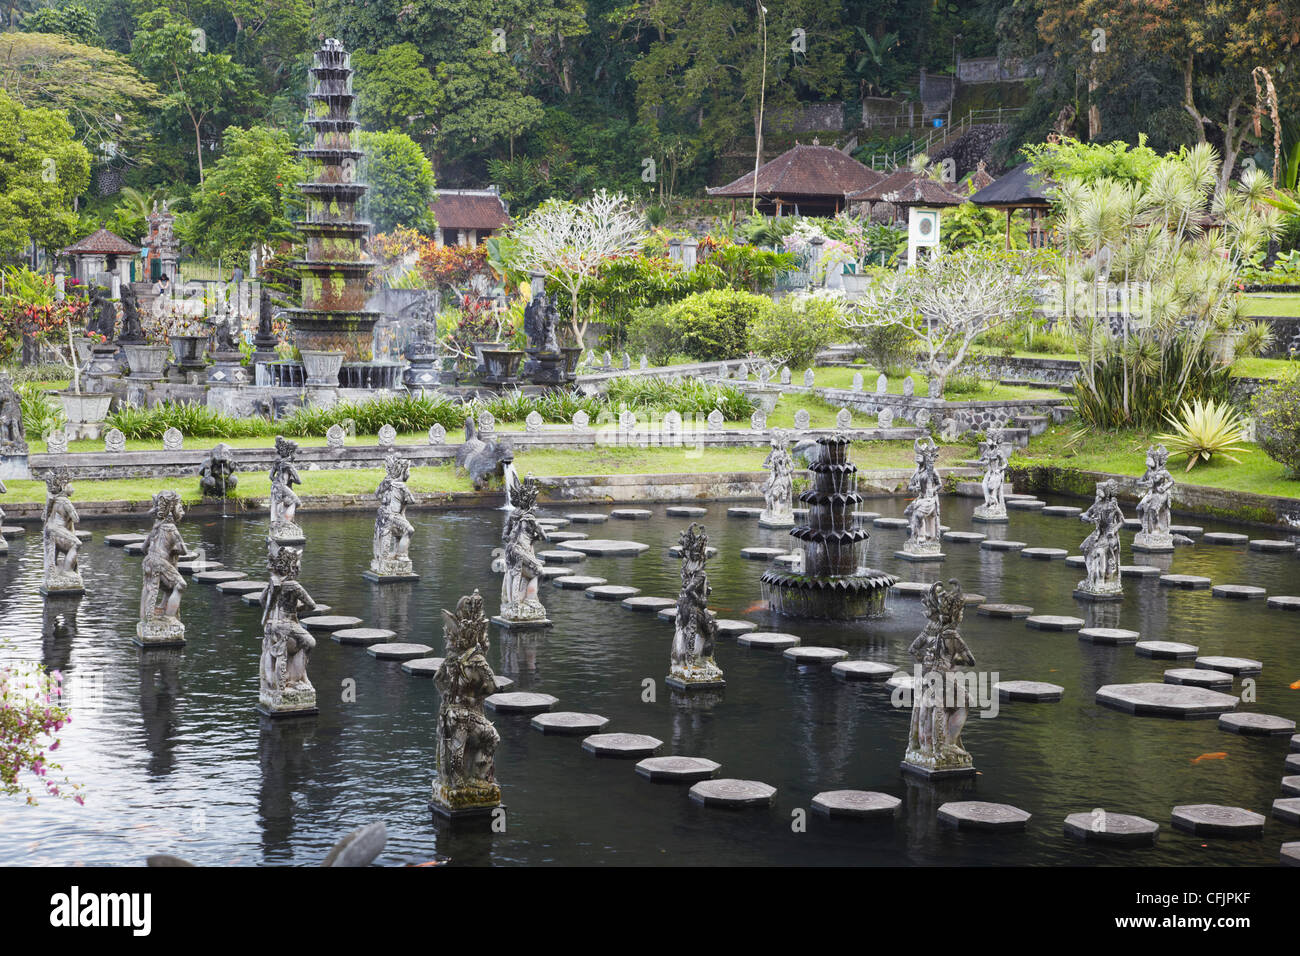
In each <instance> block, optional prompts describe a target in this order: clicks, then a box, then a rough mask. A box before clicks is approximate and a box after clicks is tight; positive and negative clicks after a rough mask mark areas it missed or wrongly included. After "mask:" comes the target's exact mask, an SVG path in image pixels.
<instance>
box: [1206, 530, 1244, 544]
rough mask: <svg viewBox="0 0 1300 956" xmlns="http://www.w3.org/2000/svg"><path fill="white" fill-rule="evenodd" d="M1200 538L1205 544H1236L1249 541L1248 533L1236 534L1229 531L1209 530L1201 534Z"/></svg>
mask: <svg viewBox="0 0 1300 956" xmlns="http://www.w3.org/2000/svg"><path fill="white" fill-rule="evenodd" d="M1201 540H1202V541H1203V542H1205V543H1206V544H1227V545H1238V544H1246V543H1248V542H1249V541H1250V535H1248V534H1236V533H1234V532H1231V531H1210V532H1208V533H1207V534H1203V535H1201Z"/></svg>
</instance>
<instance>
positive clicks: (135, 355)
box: [122, 342, 171, 384]
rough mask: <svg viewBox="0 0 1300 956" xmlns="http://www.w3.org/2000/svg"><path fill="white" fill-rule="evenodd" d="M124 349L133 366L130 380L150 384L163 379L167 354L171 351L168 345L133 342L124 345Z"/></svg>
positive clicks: (130, 364)
mask: <svg viewBox="0 0 1300 956" xmlns="http://www.w3.org/2000/svg"><path fill="white" fill-rule="evenodd" d="M122 351H123V352H125V353H126V361H127V364H128V365H129V366H130V368H131V374H130V375H129V376H128V381H131V382H137V383H148V384H152V383H153V382H161V381H162V377H163V369H164V368H165V367H166V365H167V356H168V354H170V352H171V349H169V348H168V347H167V346H166V345H147V344H145V343H143V342H141V343H136V342H132V343H129V344H125V345H123V346H122Z"/></svg>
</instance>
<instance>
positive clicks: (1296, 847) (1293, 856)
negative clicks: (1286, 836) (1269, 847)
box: [1278, 840, 1300, 866]
mask: <svg viewBox="0 0 1300 956" xmlns="http://www.w3.org/2000/svg"><path fill="white" fill-rule="evenodd" d="M1278 862H1279V863H1281V864H1282V865H1283V866H1300V840H1292V841H1291V842H1290V843H1283V844H1282V849H1281V851H1280V852H1279V854H1278Z"/></svg>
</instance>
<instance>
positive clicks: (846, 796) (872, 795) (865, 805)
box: [812, 790, 903, 820]
mask: <svg viewBox="0 0 1300 956" xmlns="http://www.w3.org/2000/svg"><path fill="white" fill-rule="evenodd" d="M902 802H903V801H902V800H899V799H898V797H892V796H890V795H889V794H887V793H876V792H875V791H874V790H823V791H822V792H821V793H819V794H816V795H815V796H814V797H813V798H812V808H813V809H814V810H816V811H817V812H818V813H823V814H825V815H826V816H828V817H848V818H850V819H854V820H871V819H876V820H880V819H886V820H892V819H893V818H894V817H895V816H896V815H897V814H898V807H899V805H900V804H901V803H902Z"/></svg>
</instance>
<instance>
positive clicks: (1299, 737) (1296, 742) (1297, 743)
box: [1291, 734, 1300, 753]
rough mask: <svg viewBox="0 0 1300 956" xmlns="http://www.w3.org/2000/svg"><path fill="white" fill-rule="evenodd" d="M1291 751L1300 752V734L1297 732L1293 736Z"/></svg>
mask: <svg viewBox="0 0 1300 956" xmlns="http://www.w3.org/2000/svg"><path fill="white" fill-rule="evenodd" d="M1291 752H1292V753H1300V734H1296V735H1295V736H1294V737H1292V738H1291Z"/></svg>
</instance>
